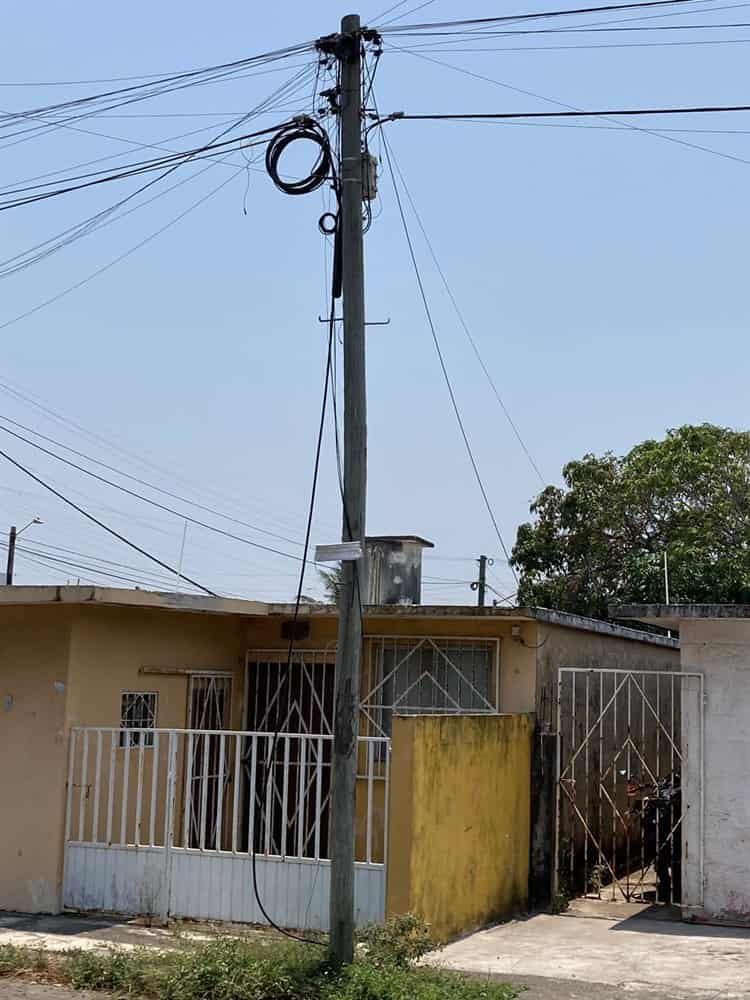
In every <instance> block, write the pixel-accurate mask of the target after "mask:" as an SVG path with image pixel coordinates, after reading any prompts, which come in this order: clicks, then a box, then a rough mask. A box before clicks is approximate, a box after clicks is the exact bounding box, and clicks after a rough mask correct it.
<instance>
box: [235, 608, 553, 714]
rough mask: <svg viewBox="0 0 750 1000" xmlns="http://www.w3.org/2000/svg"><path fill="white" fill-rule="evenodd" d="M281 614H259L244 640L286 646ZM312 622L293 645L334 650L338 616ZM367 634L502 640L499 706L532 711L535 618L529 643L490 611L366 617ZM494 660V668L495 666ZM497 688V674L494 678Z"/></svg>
mask: <svg viewBox="0 0 750 1000" xmlns="http://www.w3.org/2000/svg"><path fill="white" fill-rule="evenodd" d="M284 620H285V619H283V618H282V617H280V616H273V617H269V618H265V619H262V618H258V619H254V620H253V621H252V622H249V623H248V625H247V629H246V645H247V647H248V648H249V649H251V650H253V649H255V650H270V649H278V650H284V651H286V649H287V648H288V641H287V640H284V639H282V638H281V623H282V621H284ZM304 620H305V621H306V622H309V624H310V635H309V637H308V638H307V639H304V640H302V641H299V642H296V643H295V649H297V650H301V649H310V650H312V649H314V650H322V649H327V648H330V649H334V648H335V643H336V629H337V624H338V623H337V619H336V618H335V617H334V616H333V615H311V616H309V617H306V618H305V619H304ZM365 634H366V636H368V637H376V636H404V637H408V638H412V639H413V638H419V637H420V636H431V637H433V638H449V637H463V638H473V639H498V640H500V663H499V669H500V706H499V707H500V711H502V712H533V711H534V707H535V700H536V675H537V660H536V648H535V647H536V635H537V625H536V623H535V622H527V623H523V624H521V636H522V637H523V638H524V640H525V642H526V645H524V644H523V643H520V642H517V641H514V640H512V639H511V622H509V621H506V620H503V619H501V618H493V617H490V616H488V617H487V618H484V619H475V620H471V621H467V620H465V619H461V618H448V617H446V618H440V617H429V618H427V617H425V618H421V619H418V618H414V617H412V616H411V615H406V614H405V615H403V616H399V615H392V616H389V617H387V618H375V617H369V616H368V617H366V618H365ZM362 662H363V683H366V679H367V669H368V668H367V664H368V656H367V642H365V649H364V655H363V659H362ZM497 666H498V665H497V664H496V668H497ZM491 687H492V691H493V692H494V691H495V688H496V685H495V679H494V678H493V682H492V685H491Z"/></svg>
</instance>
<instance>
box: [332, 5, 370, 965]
mask: <svg viewBox="0 0 750 1000" xmlns="http://www.w3.org/2000/svg"><path fill="white" fill-rule="evenodd" d="M361 46H362V39H361V36H360V21H359V15H358V14H349V15H347V16H346V17H344V18H343V19H342V21H341V34H340V36H339V38H338V46H337V56H338V59H339V61H340V63H341V163H340V172H339V176H340V178H341V218H340V222H339V224H340V227H341V228H340V238H341V264H342V289H343V316H344V512H343V519H344V523H343V534H342V538H343V541H345V542H350V541H360V542H361V543H362V551H363V558H362V559H361V560H359V561H345V562H344V563H343V564H342V567H343V575H342V581H341V591H340V596H339V628H338V643H337V646H336V708H335V713H334V722H333V759H332V763H331V777H332V788H331V833H330V846H331V900H330V955H331V958H332V959H333V960H334V961H335V962H339V963H343V962H351V961H352V959H353V958H354V827H355V818H356V786H357V737H358V734H359V679H360V664H361V659H362V604H363V603H364V601H365V599H366V598H365V594H366V590H367V579H366V569H365V566H366V560H365V559H364V544H365V491H366V485H367V420H366V393H365V292H364V260H363V252H362V242H363V241H362V92H361V54H360V53H361Z"/></svg>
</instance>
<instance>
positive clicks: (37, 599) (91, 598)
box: [0, 585, 750, 649]
mask: <svg viewBox="0 0 750 1000" xmlns="http://www.w3.org/2000/svg"><path fill="white" fill-rule="evenodd" d="M60 604H66V605H81V606H82V605H89V606H90V605H97V606H99V607H120V608H123V607H127V608H155V609H160V610H164V611H183V612H192V613H198V614H210V615H244V616H245V617H251V618H257V617H268V616H275V617H284V618H291V617H292V615H294V611H295V605H294V604H293V603H288V604H273V603H266V602H265V601H246V600H239V599H237V598H230V597H209V596H204V595H202V594H178V593H175V592H173V591H155V590H137V589H133V590H128V589H126V588H124V587H91V586H88V587H87V586H76V587H54V586H39V587H22V586H15V585H13V586H0V607H3V606H6V607H11V606H21V607H23V606H38V605H60ZM660 607H664V606H663V605H629V606H628V607H627V608H618V609H612V613H613V617H614V616H615V611H616V612H617V614H616V617H618V618H638V619H640V620H642V621H648V620H650V619H649V616H648V615H647V614H635V613H634V614H626V613H624V612H626V611H628V610H637V609H640V610H641V611H643V610H644V609H648V608H660ZM669 607H679V608H683V609H684V608H685V607H686V606H684V605H676V606H672V605H670V606H669ZM687 607H692V608H727V609H732V610H734V611H735V612H736V611H737V609H743V608H744V612H745V613H744V615H743V614H742V613H739V614H738V613H734V614H729V613H727V614H726V615H723V616H722V615H718V614H717V615H713V616H712V615H708V614H705V615H699V614H693V615H692V616H691V617H734V618H742V617H748V618H750V606H748V605H736V604H734V605H689V606H687ZM364 614H365V616H366V617H367V618H370V619H373V618H381V619H382V618H391V619H392V618H416V619H438V618H440V619H443V620H448V619H454V620H468V619H474V620H478V619H488V618H490V619H502V620H504V621H511V622H513V621H516V622H523V621H537V622H544V623H545V624H547V625H558V626H560V627H561V628H571V629H577V630H578V631H581V632H595V633H597V634H598V635H608V636H611V637H612V638H616V639H628V640H630V641H633V642H645V643H649V644H650V645H655V646H666V647H669V648H672V649H679V642H678V641H677V640H676V639H670V638H669V637H668V636H662V635H654V634H653V633H651V632H644V631H643V630H641V629H639V628H637V627H629V626H627V625H619V624H616V623H614V622H604V621H599V620H598V619H596V618H585V617H584V616H583V615H573V614H570V613H568V612H567V611H554V610H552V609H550V608H536V607H519V608H496V607H488V608H479V607H476V605H467V604H388V605H368V606H366V607H365V609H364ZM337 615H338V609H337V607H336V605H335V604H300V607H299V617H300V618H313V617H315V618H326V617H336V616H337ZM658 624H661V625H663V626H664V627H669V624H668V622H666V621H664V620H663V619H662V620H659V622H658Z"/></svg>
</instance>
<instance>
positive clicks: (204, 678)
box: [185, 673, 232, 850]
mask: <svg viewBox="0 0 750 1000" xmlns="http://www.w3.org/2000/svg"><path fill="white" fill-rule="evenodd" d="M231 715H232V675H231V674H222V673H205V674H197V673H196V674H191V676H190V687H189V691H188V729H192V730H198V732H196V733H195V734H194V736H193V737H192V738H191V739H190V741H189V744H188V751H189V760H188V767H187V775H186V789H185V801H186V803H187V804H188V815H187V817H186V820H187V822H188V823H189V837H188V841H189V846H190V847H199V848H201V850H204V849H206V848H208V850H214V848H216V847H218V846H219V842H220V840H221V830H220V825H221V803H222V802H223V799H224V797H225V793H226V790H227V786H228V784H229V782H230V781H231V780H232V773H231V771H230V770H229V769H225V768H224V767H223V764H222V766H221V768H220V766H219V743H218V741H217V740H212V739H211V737H210V736H209V735H208V733H209V732H211V731H213V730H220V729H227V730H228V729H229V728H230V725H231Z"/></svg>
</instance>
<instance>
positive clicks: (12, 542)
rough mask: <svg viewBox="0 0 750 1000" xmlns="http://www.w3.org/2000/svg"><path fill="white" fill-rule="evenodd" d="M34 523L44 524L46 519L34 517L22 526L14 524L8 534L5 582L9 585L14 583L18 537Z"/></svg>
mask: <svg viewBox="0 0 750 1000" xmlns="http://www.w3.org/2000/svg"><path fill="white" fill-rule="evenodd" d="M32 524H44V521H43V520H42V519H41V517H32V519H31V520H30V521H29V523H28V524H24V526H23V527H22V528H16V526H15V524H14V525H12V526H11V529H10V532H9V534H8V565H7V568H6V570H5V582H6V584H7V585H8V586H9V587H10V586H11V584H12V583H13V564H14V563H15V561H16V539H17V538H18V536H19V535H20V534H22V533H23V532H24V531H26V529H27V528H30V527H31V526H32Z"/></svg>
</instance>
